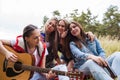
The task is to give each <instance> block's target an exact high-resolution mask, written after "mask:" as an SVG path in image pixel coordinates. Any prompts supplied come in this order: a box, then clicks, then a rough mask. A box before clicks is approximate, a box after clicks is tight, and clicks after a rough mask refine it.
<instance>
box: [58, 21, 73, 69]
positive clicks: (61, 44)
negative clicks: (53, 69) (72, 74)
mask: <svg viewBox="0 0 120 80" xmlns="http://www.w3.org/2000/svg"><path fill="white" fill-rule="evenodd" d="M68 25H69V23H68V21H67V20H66V19H60V20H59V21H58V25H57V31H58V50H59V51H60V52H61V62H62V63H63V64H66V65H67V69H68V71H71V70H72V69H73V64H74V61H73V59H72V55H71V52H70V50H69V49H68V47H67V46H69V45H68V44H66V41H67V40H66V39H67V31H68Z"/></svg>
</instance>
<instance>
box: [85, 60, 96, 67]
mask: <svg viewBox="0 0 120 80" xmlns="http://www.w3.org/2000/svg"><path fill="white" fill-rule="evenodd" d="M86 63H87V64H88V66H89V65H90V66H92V65H93V66H95V65H96V63H95V62H94V61H93V60H91V59H90V60H87V61H86Z"/></svg>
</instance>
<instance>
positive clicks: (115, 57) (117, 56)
mask: <svg viewBox="0 0 120 80" xmlns="http://www.w3.org/2000/svg"><path fill="white" fill-rule="evenodd" d="M106 60H107V61H108V63H109V65H110V66H111V68H112V69H113V70H114V72H115V73H116V74H117V76H118V80H120V52H115V53H113V54H112V55H110V56H109V57H108V58H107V59H106Z"/></svg>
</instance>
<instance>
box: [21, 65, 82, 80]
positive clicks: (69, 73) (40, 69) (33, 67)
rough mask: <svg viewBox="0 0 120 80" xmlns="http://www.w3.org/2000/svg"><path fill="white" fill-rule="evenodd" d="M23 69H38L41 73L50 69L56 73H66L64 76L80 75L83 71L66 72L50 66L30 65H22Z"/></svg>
mask: <svg viewBox="0 0 120 80" xmlns="http://www.w3.org/2000/svg"><path fill="white" fill-rule="evenodd" d="M22 69H23V70H29V71H36V72H40V73H48V72H49V71H52V72H53V73H55V74H56V75H64V76H69V77H71V78H72V77H80V76H81V72H65V71H58V70H53V69H50V68H40V67H37V66H28V65H22Z"/></svg>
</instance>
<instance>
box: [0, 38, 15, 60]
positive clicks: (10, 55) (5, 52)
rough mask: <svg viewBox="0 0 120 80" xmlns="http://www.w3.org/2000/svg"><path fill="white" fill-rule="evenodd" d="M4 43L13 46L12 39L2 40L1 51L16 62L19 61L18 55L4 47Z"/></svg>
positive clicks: (0, 41) (0, 42)
mask: <svg viewBox="0 0 120 80" xmlns="http://www.w3.org/2000/svg"><path fill="white" fill-rule="evenodd" d="M4 45H8V46H11V44H10V41H9V40H0V53H2V54H3V55H5V57H6V59H10V60H11V61H13V62H16V61H17V56H16V55H15V54H14V53H12V52H10V51H8V50H7V49H6V48H5V47H4Z"/></svg>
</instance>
